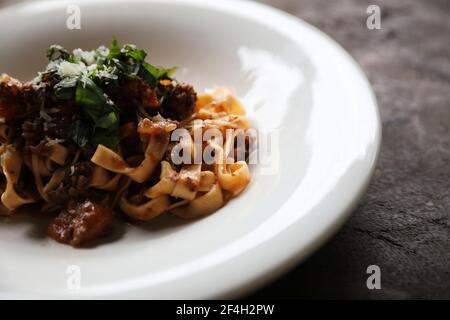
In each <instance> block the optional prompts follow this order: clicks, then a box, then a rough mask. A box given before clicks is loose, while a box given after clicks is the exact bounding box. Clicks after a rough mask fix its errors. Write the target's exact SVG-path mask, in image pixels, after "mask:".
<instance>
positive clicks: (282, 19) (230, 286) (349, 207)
mask: <svg viewBox="0 0 450 320" xmlns="http://www.w3.org/2000/svg"><path fill="white" fill-rule="evenodd" d="M101 2H105V1H103V0H92V1H88V0H72V1H70V0H64V1H58V4H57V5H58V6H61V5H64V4H69V3H70V4H76V3H80V4H83V3H89V4H94V5H96V4H98V3H101ZM123 2H128V3H131V2H133V3H165V4H175V5H176V4H183V5H192V6H201V7H206V8H208V9H211V8H212V9H217V10H222V11H227V12H228V13H233V14H239V15H240V16H245V15H247V16H246V17H247V18H250V14H249V12H250V11H251V12H252V13H251V15H252V16H253V17H254V16H255V14H257V13H261V14H264V15H265V17H266V18H267V16H270V17H271V19H268V20H271V22H270V23H269V22H267V23H266V24H267V25H268V26H269V27H271V28H273V27H274V26H273V24H274V22H275V21H276V22H279V25H278V26H277V30H279V31H282V32H283V34H286V35H287V34H289V35H290V36H291V37H294V35H293V34H294V33H295V30H294V31H293V30H288V27H293V26H296V28H299V27H300V28H306V29H309V31H311V32H312V33H315V34H316V35H317V37H319V38H322V39H323V40H324V41H326V42H328V44H329V45H330V46H332V47H333V48H334V50H337V51H339V52H340V54H341V55H342V57H343V58H345V60H347V62H348V63H349V64H351V66H352V68H353V71H354V73H355V74H356V75H357V76H358V77H359V78H360V79H361V81H362V82H363V83H362V84H363V87H364V88H365V90H366V95H367V97H368V101H369V100H370V105H369V103H368V104H367V105H366V106H364V107H365V108H372V109H373V111H374V114H375V119H374V121H376V125H375V128H376V130H375V138H374V140H373V142H374V145H373V147H372V148H373V153H374V156H373V159H372V160H371V162H370V165H369V166H368V169H367V171H365V172H364V176H363V177H361V178H360V179H359V180H358V181H357V182H355V188H356V189H357V191H356V192H355V193H354V194H353V195H352V197H351V200H350V201H348V202H347V203H346V204H344V205H343V208H342V209H341V210H337V211H339V212H336V213H334V214H333V220H328V221H327V225H325V226H322V227H321V229H320V230H317V231H316V232H315V236H313V237H310V238H309V239H308V241H307V244H306V245H303V246H300V245H299V246H297V248H296V249H293V251H294V252H290V253H288V254H285V255H284V256H283V258H278V260H277V262H275V263H272V264H267V265H266V267H264V268H261V270H259V271H258V272H257V273H255V274H253V275H252V276H251V277H250V276H249V277H247V278H246V279H245V280H240V281H237V282H236V281H222V282H221V283H220V285H219V284H216V285H215V287H214V288H212V289H211V288H209V289H207V288H206V289H205V286H201V287H200V286H199V287H198V288H196V290H198V291H196V292H195V293H193V297H192V298H232V297H242V296H243V295H245V294H248V293H250V292H252V291H253V290H255V289H257V288H260V287H262V286H263V285H265V284H267V283H270V282H271V281H273V280H275V279H276V278H278V277H280V276H281V275H282V274H284V273H286V272H287V271H289V270H291V269H292V268H293V267H294V266H296V265H298V264H300V263H301V262H302V261H304V260H305V259H306V258H308V257H309V256H310V255H311V254H312V253H313V252H315V251H316V250H317V249H318V248H319V247H321V246H322V245H323V244H325V242H327V241H328V240H329V239H330V238H331V237H332V236H333V235H335V233H336V232H337V231H338V230H339V229H340V228H341V227H342V225H343V224H344V223H345V222H346V221H347V219H348V218H349V216H350V215H351V213H352V212H353V210H354V209H355V207H356V206H357V205H358V203H359V200H360V199H361V197H362V196H363V195H364V193H365V192H366V190H367V187H368V185H369V183H370V181H371V178H372V176H373V174H374V172H375V169H376V165H377V162H378V159H379V155H380V148H381V139H382V126H381V117H380V111H379V107H378V104H377V100H376V96H375V94H374V91H373V89H372V87H371V85H370V82H369V80H368V79H367V76H366V75H365V73H364V71H363V70H362V68H361V67H360V65H359V64H358V63H357V62H356V61H355V59H354V58H353V57H352V56H351V55H350V54H349V53H348V52H347V51H346V50H345V49H343V47H342V46H341V45H340V44H338V43H337V42H336V41H335V40H334V39H332V38H331V37H330V36H328V35H327V34H326V33H324V32H323V31H321V30H320V29H318V28H317V27H315V26H313V25H311V24H309V23H307V22H305V21H304V20H302V19H300V18H298V17H296V16H294V15H291V14H289V13H286V12H284V11H282V10H280V9H277V8H274V7H271V6H268V5H265V4H262V3H257V2H252V1H247V0H215V1H208V0H131V1H125V0H112V1H111V0H110V1H108V4H109V5H114V4H115V3H123ZM48 3H53V5H55V1H50V0H47V1H37V2H32V3H27V2H25V3H19V4H14V5H10V6H7V7H4V8H2V9H1V10H0V14H2V13H3V14H5V11H11V12H12V11H13V10H21V9H23V8H26V7H28V6H36V5H45V4H48ZM236 5H238V6H239V10H240V11H241V12H237V11H238V10H237V9H236V8H235V7H234V6H236ZM258 21H259V22H261V23H262V20H258ZM334 190H335V188H334V189H333V191H334ZM334 192H335V191H334ZM330 193H331V191H330ZM283 232H284V233H285V235H286V234H287V233H288V232H292V230H286V229H285V230H283V231H281V232H280V234H281V233H283ZM278 236H279V234H277V235H276V236H274V238H273V239H271V240H270V241H274V242H275V241H277V240H276V239H277V237H278ZM278 241H279V240H278ZM267 242H268V241H267V240H266V241H265V242H262V243H261V244H260V245H261V246H262V245H264V244H266V243H267ZM291 251H292V250H291ZM252 252H253V254H255V248H250V249H248V250H247V251H245V252H244V253H243V254H245V255H247V256H248V255H252ZM237 259H238V256H233V257H231V258H230V259H229V260H228V261H226V262H227V263H234V264H236V263H238V262H236V260H237ZM217 269H218V266H216V265H213V266H209V267H206V268H205V270H204V271H203V272H204V277H205V278H209V279H211V278H214V277H217V274H216V275H215V274H214V273H217ZM197 273H198V271H197ZM206 273H209V275H208V276H207V275H206ZM219 274H220V272H219ZM173 281H175V282H176V280H173ZM173 281H172V282H173ZM204 281H207V279H204ZM191 282H192V281H191ZM206 287H207V286H206ZM151 288H152V286H151V285H147V286H142V287H139V288H131V289H129V290H117V291H115V292H110V293H109V294H107V295H98V294H92V295H88V296H89V297H91V298H94V299H96V298H97V299H98V298H108V299H128V298H130V297H132V298H135V299H145V293H146V292H147V293H148V292H149V290H151ZM86 297H87V296H84V295H83V298H86ZM64 298H70V299H72V298H74V299H76V298H80V297H77V295H76V294H73V295H71V296H70V295H69V296H67V297H64Z"/></svg>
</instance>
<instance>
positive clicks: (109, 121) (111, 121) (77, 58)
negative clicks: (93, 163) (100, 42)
mask: <svg viewBox="0 0 450 320" xmlns="http://www.w3.org/2000/svg"><path fill="white" fill-rule="evenodd" d="M47 57H48V59H49V60H50V62H49V64H48V66H47V69H46V70H45V72H43V73H42V74H41V76H40V77H39V78H36V79H37V80H36V81H37V82H45V81H47V80H50V81H52V83H56V84H55V85H54V94H55V97H56V98H57V99H58V100H60V101H61V103H64V101H70V100H73V101H75V103H76V105H77V106H78V107H79V108H80V111H81V112H80V119H79V120H78V121H76V122H75V123H74V124H73V125H72V126H71V127H70V128H69V130H68V132H69V138H70V139H71V140H72V141H74V142H75V143H76V144H78V145H79V146H81V147H85V146H95V145H97V144H103V145H105V146H108V147H111V148H114V147H116V146H117V144H118V143H119V141H120V134H119V127H120V114H119V110H118V108H117V107H116V106H115V105H114V103H113V102H112V101H111V99H110V97H108V96H107V95H106V94H105V91H104V90H106V88H113V87H114V86H120V85H121V83H123V81H126V80H127V79H142V80H144V81H146V82H147V83H148V84H150V86H152V87H158V82H159V80H164V79H168V80H172V76H173V74H174V72H175V71H176V69H177V68H170V69H166V68H161V67H156V66H154V65H151V64H150V63H147V62H146V61H145V59H146V58H147V53H146V52H145V51H144V50H142V49H139V48H137V47H136V46H135V45H133V44H125V45H123V46H122V47H120V46H119V44H118V42H117V39H116V38H113V39H112V42H111V45H110V46H109V48H107V47H104V46H101V47H98V48H97V49H95V50H90V51H83V50H81V49H76V50H74V51H73V54H69V52H68V51H67V50H66V49H64V48H63V47H61V46H59V45H52V46H50V48H49V49H48V50H47ZM67 62H70V64H67ZM63 63H64V64H63ZM44 79H45V80H44ZM111 85H112V86H113V87H111ZM160 90H161V89H160ZM160 94H161V96H160V98H161V99H163V98H164V89H162V92H160Z"/></svg>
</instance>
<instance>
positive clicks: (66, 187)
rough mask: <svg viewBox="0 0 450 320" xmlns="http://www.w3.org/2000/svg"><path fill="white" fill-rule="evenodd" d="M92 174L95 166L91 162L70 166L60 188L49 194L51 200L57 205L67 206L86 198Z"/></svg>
mask: <svg viewBox="0 0 450 320" xmlns="http://www.w3.org/2000/svg"><path fill="white" fill-rule="evenodd" d="M92 174H93V164H92V162H90V161H85V162H79V163H76V164H74V165H72V166H68V167H67V168H66V170H65V172H64V177H63V179H62V181H61V183H60V184H59V186H58V188H56V190H54V191H51V192H49V197H50V199H51V200H52V201H53V202H54V203H56V204H59V205H62V206H65V205H67V203H68V202H69V201H76V200H79V199H84V198H86V196H87V195H88V194H89V190H88V188H89V184H90V182H91V179H92Z"/></svg>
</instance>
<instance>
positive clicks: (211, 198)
mask: <svg viewBox="0 0 450 320" xmlns="http://www.w3.org/2000/svg"><path fill="white" fill-rule="evenodd" d="M146 56H147V54H146V52H145V51H144V50H141V49H139V48H137V47H136V46H135V45H131V44H126V45H123V46H119V45H118V43H117V40H115V39H113V41H112V43H111V45H110V46H109V47H104V46H100V47H98V48H97V49H94V50H90V51H84V50H81V49H76V50H73V52H69V51H67V50H66V49H64V48H63V47H61V46H58V45H52V46H51V47H50V48H49V49H48V51H47V57H48V59H49V63H48V65H47V67H46V69H45V70H44V71H43V72H40V73H39V74H38V76H37V77H36V78H35V79H33V80H32V81H29V82H24V83H22V82H21V81H19V80H17V79H14V78H12V77H10V76H8V75H6V74H1V75H0V143H1V144H0V167H1V170H0V194H1V204H0V215H13V214H14V213H16V212H17V209H18V208H20V207H23V206H30V205H33V206H39V208H40V211H41V212H46V213H49V214H52V215H53V218H52V219H53V220H52V222H51V223H50V225H49V226H48V229H47V234H48V236H49V237H51V238H53V239H55V240H56V241H58V242H61V243H65V244H69V245H72V246H84V245H86V244H89V243H92V242H93V241H94V240H96V239H98V238H100V237H102V236H103V235H105V234H107V233H108V230H110V226H111V223H112V222H113V220H114V219H115V217H125V218H126V219H129V220H131V221H149V220H151V219H153V218H156V217H158V216H160V215H161V214H163V213H169V214H173V215H175V216H177V217H180V218H196V217H201V216H205V215H208V214H210V213H212V212H214V211H216V210H218V209H219V208H221V207H222V206H223V205H224V204H225V203H226V202H227V201H228V200H229V199H231V198H233V197H236V196H237V195H239V194H240V193H241V192H242V191H243V190H244V189H245V188H246V187H247V185H248V184H249V182H250V172H249V167H248V164H247V162H248V157H249V152H250V144H251V142H252V141H251V140H252V139H251V137H250V136H249V135H248V134H247V133H246V131H247V130H248V129H250V125H249V122H248V121H247V120H246V118H245V117H244V113H245V112H244V109H243V107H242V106H241V104H240V103H239V102H238V100H237V99H236V98H235V97H234V95H233V94H232V93H231V92H230V91H229V90H228V89H225V88H216V89H214V90H210V91H207V92H206V93H204V94H197V93H196V91H195V90H194V88H193V86H192V85H189V84H186V83H181V82H178V81H177V80H176V79H175V78H174V77H173V74H174V72H175V71H176V68H169V69H166V68H162V67H156V66H154V65H152V64H150V63H148V62H147V61H146Z"/></svg>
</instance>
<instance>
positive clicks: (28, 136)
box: [22, 118, 45, 146]
mask: <svg viewBox="0 0 450 320" xmlns="http://www.w3.org/2000/svg"><path fill="white" fill-rule="evenodd" d="M44 137H45V133H44V122H43V120H42V119H40V118H34V119H29V120H25V121H24V122H23V124H22V138H23V139H24V140H25V145H30V146H34V145H36V144H38V143H40V142H41V141H42V140H43V139H44Z"/></svg>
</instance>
